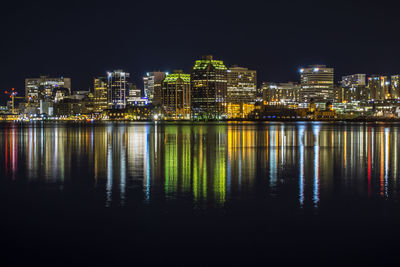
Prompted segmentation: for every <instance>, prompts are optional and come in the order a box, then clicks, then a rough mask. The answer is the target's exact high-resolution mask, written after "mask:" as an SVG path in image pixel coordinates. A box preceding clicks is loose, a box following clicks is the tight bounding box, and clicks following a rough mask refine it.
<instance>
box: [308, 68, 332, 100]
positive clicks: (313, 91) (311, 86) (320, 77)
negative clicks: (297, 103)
mask: <svg viewBox="0 0 400 267" xmlns="http://www.w3.org/2000/svg"><path fill="white" fill-rule="evenodd" d="M333 74H334V69H333V68H327V67H326V66H325V65H310V66H308V67H307V68H301V69H300V76H301V77H300V81H301V92H300V99H301V101H302V102H310V101H311V99H313V100H314V102H316V103H325V102H327V101H333Z"/></svg>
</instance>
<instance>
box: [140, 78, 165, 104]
mask: <svg viewBox="0 0 400 267" xmlns="http://www.w3.org/2000/svg"><path fill="white" fill-rule="evenodd" d="M166 75H168V72H162V71H154V72H147V73H146V76H145V77H143V84H144V87H143V88H144V94H145V97H147V99H148V101H149V102H150V103H153V104H154V105H159V104H160V103H161V83H162V81H163V80H164V79H165V76H166Z"/></svg>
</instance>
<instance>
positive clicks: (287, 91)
mask: <svg viewBox="0 0 400 267" xmlns="http://www.w3.org/2000/svg"><path fill="white" fill-rule="evenodd" d="M261 89H262V92H263V100H264V101H265V102H266V103H273V102H279V103H282V104H291V103H296V102H298V101H299V93H300V85H299V84H298V83H294V82H287V83H266V82H263V83H262V86H261Z"/></svg>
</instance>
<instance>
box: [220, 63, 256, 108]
mask: <svg viewBox="0 0 400 267" xmlns="http://www.w3.org/2000/svg"><path fill="white" fill-rule="evenodd" d="M227 77H228V85H227V92H228V97H227V102H229V103H234V104H241V103H254V102H255V100H256V96H257V71H255V70H249V69H247V68H241V67H238V66H233V67H231V68H230V69H228V70H227Z"/></svg>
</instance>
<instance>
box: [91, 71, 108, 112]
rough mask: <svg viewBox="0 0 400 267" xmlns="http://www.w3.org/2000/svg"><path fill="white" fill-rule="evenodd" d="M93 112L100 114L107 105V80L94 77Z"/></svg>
mask: <svg viewBox="0 0 400 267" xmlns="http://www.w3.org/2000/svg"><path fill="white" fill-rule="evenodd" d="M93 83H94V92H93V96H94V111H95V112H102V111H103V110H105V109H107V108H108V105H107V78H106V77H96V78H94V82H93Z"/></svg>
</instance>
